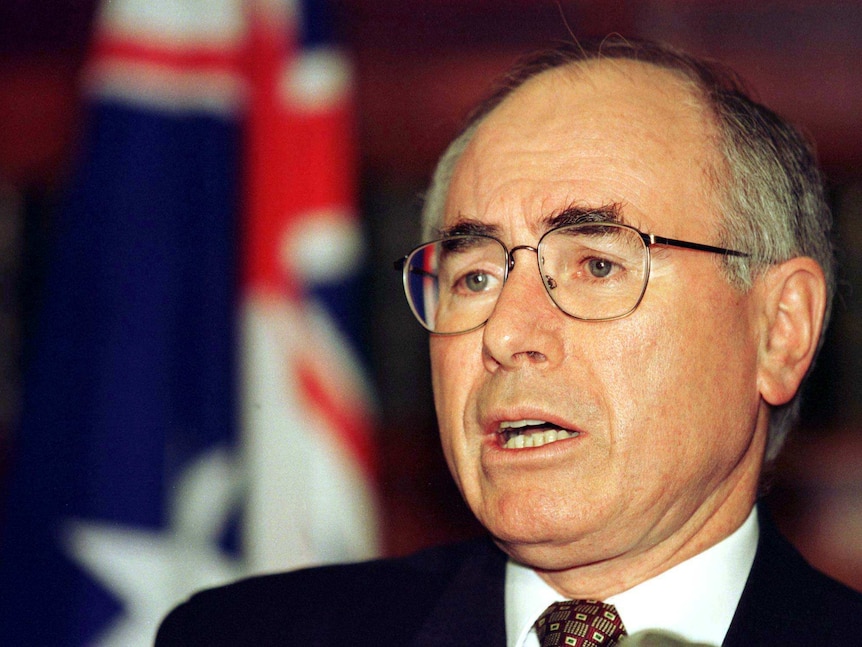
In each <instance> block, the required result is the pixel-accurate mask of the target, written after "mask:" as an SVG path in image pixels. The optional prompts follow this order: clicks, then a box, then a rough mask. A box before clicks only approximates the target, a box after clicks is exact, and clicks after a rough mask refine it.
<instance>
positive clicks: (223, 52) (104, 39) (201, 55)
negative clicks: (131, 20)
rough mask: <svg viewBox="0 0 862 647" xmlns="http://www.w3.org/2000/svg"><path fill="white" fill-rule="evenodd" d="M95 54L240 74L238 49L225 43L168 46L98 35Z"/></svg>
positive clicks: (182, 69) (187, 70) (105, 58)
mask: <svg viewBox="0 0 862 647" xmlns="http://www.w3.org/2000/svg"><path fill="white" fill-rule="evenodd" d="M92 58H93V60H95V61H121V62H130V63H138V64H146V65H154V66H158V67H163V68H168V69H171V70H175V71H179V72H183V73H186V74H188V73H195V72H213V71H217V72H224V73H232V74H239V71H240V61H239V56H238V52H237V51H235V50H232V49H230V48H225V47H223V46H222V47H218V46H215V45H214V46H205V45H195V46H194V47H188V48H183V47H176V46H174V47H173V48H169V47H160V46H158V45H155V44H151V43H148V42H146V41H135V40H131V39H125V38H115V37H113V36H109V35H102V36H100V37H99V38H97V39H96V42H95V44H94V51H93V56H92Z"/></svg>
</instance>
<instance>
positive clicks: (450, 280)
mask: <svg viewBox="0 0 862 647" xmlns="http://www.w3.org/2000/svg"><path fill="white" fill-rule="evenodd" d="M505 278H506V250H505V248H504V247H503V246H502V245H501V244H500V243H499V242H498V241H496V240H494V239H493V238H487V237H485V236H451V237H449V238H445V239H443V240H438V241H435V242H433V243H428V244H426V245H423V246H422V247H419V248H418V249H416V250H414V251H413V253H412V254H410V256H408V258H407V262H406V264H405V266H404V287H405V291H406V293H407V300H408V301H409V302H410V308H411V309H412V310H413V313H414V314H415V315H416V318H417V319H419V322H420V323H421V324H422V325H423V326H425V328H427V329H428V330H430V331H431V332H435V333H443V334H446V333H449V334H452V333H459V332H466V331H468V330H472V329H473V328H477V327H479V326H481V325H482V324H483V323H485V321H486V320H487V319H488V317H490V316H491V311H492V310H493V309H494V304H495V303H496V302H497V297H498V296H499V294H500V290H501V289H502V287H503V282H504V281H505Z"/></svg>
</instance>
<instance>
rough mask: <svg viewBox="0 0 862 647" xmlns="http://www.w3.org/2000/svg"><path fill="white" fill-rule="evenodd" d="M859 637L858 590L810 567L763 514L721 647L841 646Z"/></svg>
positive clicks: (861, 628) (861, 602)
mask: <svg viewBox="0 0 862 647" xmlns="http://www.w3.org/2000/svg"><path fill="white" fill-rule="evenodd" d="M848 635H850V636H858V635H862V593H860V592H858V591H855V590H853V589H851V588H849V587H847V586H845V585H844V584H841V583H840V582H838V581H836V580H834V579H832V578H830V577H828V576H827V575H825V574H823V573H821V572H820V571H818V570H816V569H815V568H813V567H812V566H811V565H810V564H808V562H806V561H805V559H804V558H803V557H802V556H801V555H800V554H799V553H798V552H797V551H796V549H795V548H794V547H793V546H791V544H790V543H789V542H788V541H787V540H786V539H784V538H783V537H782V536H781V535H780V534H779V533H778V531H777V530H776V528H775V527H774V525H773V524H772V522H771V520H770V519H769V518H768V517H767V516H766V515H761V538H760V543H759V545H758V549H757V554H756V556H755V560H754V565H753V566H752V570H751V574H750V575H749V579H748V583H747V584H746V587H745V590H744V591H743V594H742V599H741V600H740V603H739V607H738V608H737V613H736V616H735V617H734V620H733V623H732V624H731V627H730V631H729V632H728V635H727V637H726V639H725V645H746V646H747V645H754V644H757V645H790V644H796V643H797V642H798V641H799V640H800V637H804V636H807V637H809V638H811V639H812V640H814V642H816V643H817V644H832V642H831V641H835V644H841V643H843V642H846V637H847V636H848Z"/></svg>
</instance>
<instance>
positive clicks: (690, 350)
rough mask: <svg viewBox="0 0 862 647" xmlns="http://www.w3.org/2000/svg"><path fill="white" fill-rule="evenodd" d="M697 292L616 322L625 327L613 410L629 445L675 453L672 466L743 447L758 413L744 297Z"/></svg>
mask: <svg viewBox="0 0 862 647" xmlns="http://www.w3.org/2000/svg"><path fill="white" fill-rule="evenodd" d="M703 297H704V298H703V299H702V300H697V301H693V300H691V301H690V305H689V306H688V307H684V308H679V307H677V308H676V309H671V308H663V309H660V310H656V311H655V313H654V314H653V315H652V316H649V313H648V312H644V315H646V316H644V317H643V318H641V319H632V320H631V321H630V322H629V321H627V320H623V321H621V322H620V323H624V324H625V325H627V326H630V327H631V328H630V330H628V331H626V332H625V334H622V335H620V336H619V338H618V339H619V342H618V344H617V348H616V349H615V352H616V354H617V356H618V357H622V358H625V361H623V362H620V364H621V365H624V366H625V368H624V369H621V370H619V371H616V370H614V369H613V368H612V369H611V370H613V371H614V389H615V392H616V393H617V394H618V395H619V397H618V398H617V401H616V403H615V406H614V407H613V408H612V412H613V415H615V416H620V417H621V419H620V420H618V421H617V422H618V425H619V427H618V428H620V429H622V430H627V431H626V432H624V433H627V434H629V435H630V437H629V438H628V439H627V443H628V444H629V445H630V446H632V447H639V448H640V449H641V450H643V449H644V445H645V444H646V445H649V446H650V448H651V449H652V451H650V452H644V456H654V457H673V459H672V460H671V461H668V465H667V467H668V468H670V469H672V467H673V466H672V465H671V464H670V463H672V461H673V460H680V461H688V462H700V461H702V460H704V457H708V456H709V455H710V454H714V455H716V456H721V455H723V454H727V453H729V454H735V453H738V452H740V451H743V450H744V447H745V446H747V444H748V442H749V441H750V434H751V430H752V429H753V424H754V420H755V417H756V409H757V402H758V398H757V386H756V356H757V355H756V344H755V343H754V341H753V335H752V331H751V327H750V325H749V320H748V317H747V311H746V307H745V304H744V302H743V301H741V300H740V299H741V298H736V299H734V298H728V299H725V300H724V301H722V302H720V303H718V302H716V301H715V300H713V301H710V300H709V298H708V296H707V295H703ZM717 313H722V314H721V316H717ZM611 366H612V364H611ZM729 430H739V433H736V434H729V433H728V431H729Z"/></svg>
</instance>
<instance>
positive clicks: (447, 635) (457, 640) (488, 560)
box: [411, 541, 506, 647]
mask: <svg viewBox="0 0 862 647" xmlns="http://www.w3.org/2000/svg"><path fill="white" fill-rule="evenodd" d="M505 564H506V556H505V555H504V554H503V553H502V552H501V551H500V550H499V549H498V548H497V547H496V546H494V545H493V544H492V543H491V542H490V541H488V542H486V543H482V544H481V545H480V548H479V549H478V550H476V551H475V553H473V554H472V555H470V556H469V557H468V558H467V559H465V560H464V561H463V562H462V564H461V566H460V568H458V569H457V571H456V572H455V575H454V577H453V578H452V580H451V582H450V584H449V585H448V586H447V587H446V589H445V590H444V592H443V595H441V596H440V598H439V599H438V602H437V604H436V605H435V606H434V608H433V609H432V610H431V612H430V613H429V615H428V617H427V619H426V621H425V623H424V624H423V626H422V629H421V630H420V632H419V633H418V635H417V636H416V639H415V640H414V641H413V642H411V646H412V647H444V646H445V647H460V646H463V647H467V646H468V645H469V646H470V647H473V646H475V645H483V647H485V646H487V647H498V646H499V647H504V645H505V644H506V630H505V621H504V609H503V606H504V602H503V597H504V596H503V586H504V579H505ZM420 585H421V583H420Z"/></svg>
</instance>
